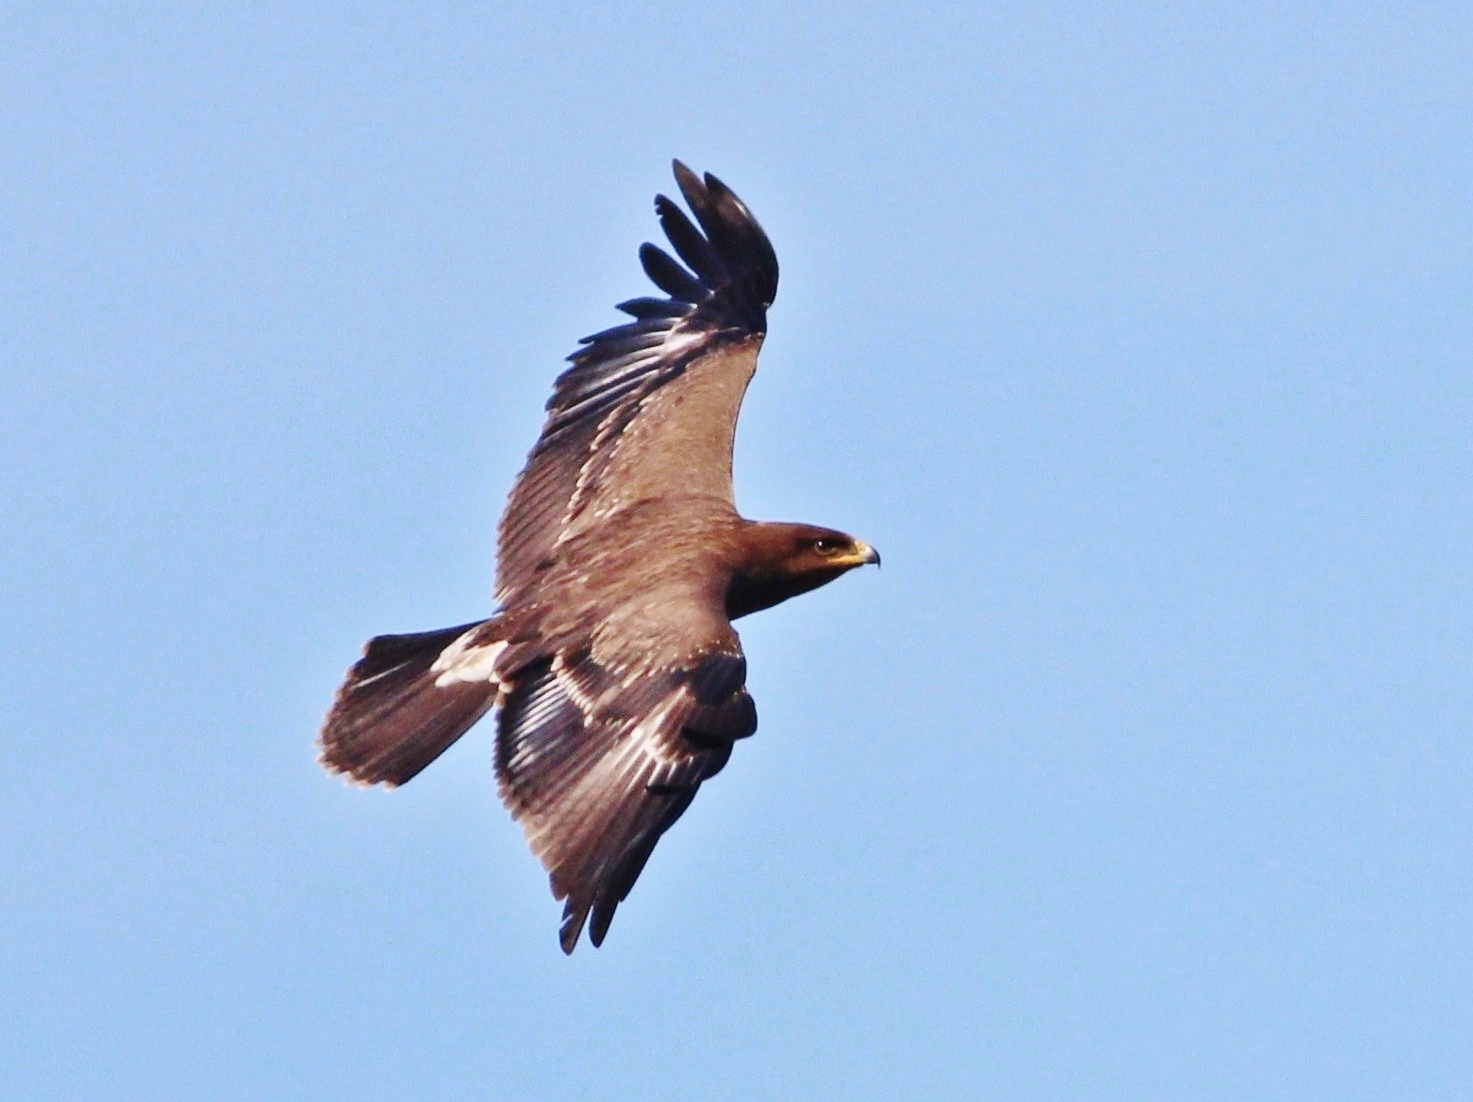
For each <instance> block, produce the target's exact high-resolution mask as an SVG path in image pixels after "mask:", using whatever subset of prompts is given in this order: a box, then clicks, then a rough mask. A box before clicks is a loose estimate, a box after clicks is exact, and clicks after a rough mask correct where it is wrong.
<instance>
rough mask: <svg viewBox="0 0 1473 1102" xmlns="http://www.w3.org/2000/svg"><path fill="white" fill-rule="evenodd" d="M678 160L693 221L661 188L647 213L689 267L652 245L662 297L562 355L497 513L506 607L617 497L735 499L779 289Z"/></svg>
mask: <svg viewBox="0 0 1473 1102" xmlns="http://www.w3.org/2000/svg"><path fill="white" fill-rule="evenodd" d="M674 168H675V178H676V181H677V182H678V183H679V185H680V191H681V194H682V195H683V196H684V197H685V201H686V202H687V203H688V204H689V206H690V208H691V211H692V213H694V214H695V217H696V223H698V225H699V228H698V227H697V225H694V224H692V223H691V221H690V219H689V218H687V217H686V216H685V214H684V213H682V212H681V210H680V208H679V207H678V206H676V205H675V203H673V202H671V201H670V200H669V199H668V198H666V197H665V196H663V195H661V196H658V197H657V198H656V200H655V210H656V212H657V213H658V215H659V218H660V224H661V226H662V227H663V228H664V230H665V234H666V236H667V237H668V238H669V239H670V243H671V244H672V245H673V246H674V248H675V252H676V254H677V255H678V256H679V257H680V259H681V260H683V261H684V262H685V265H686V266H685V267H682V266H681V264H679V263H677V262H676V261H675V260H674V259H672V258H671V257H670V256H669V254H667V253H665V252H664V251H663V250H661V249H659V248H657V247H656V246H654V245H651V244H648V243H646V244H645V245H644V246H643V247H642V248H641V249H640V253H639V255H640V259H641V261H642V262H643V264H644V269H645V271H646V272H647V273H648V274H649V277H650V279H652V280H653V281H654V282H655V284H656V285H657V286H658V287H659V288H660V289H661V290H663V291H665V292H666V293H667V294H668V295H669V296H670V297H669V298H637V299H631V300H630V301H628V302H624V303H620V305H619V309H621V310H623V311H624V312H625V313H627V314H629V315H631V316H632V317H634V319H635V320H634V321H632V322H629V323H626V324H624V325H620V326H617V327H615V328H613V329H606V330H604V331H603V332H601V333H596V334H594V335H593V336H591V337H586V338H584V340H583V342H582V343H583V345H584V347H583V348H580V349H579V350H578V351H577V352H575V353H573V355H571V356H569V357H568V359H569V360H570V361H571V362H572V365H573V366H572V367H571V368H569V369H568V370H567V371H565V372H564V373H563V374H562V375H561V376H560V377H559V378H558V380H557V383H556V385H555V387H554V389H553V394H552V397H551V398H550V399H549V400H548V403H547V410H548V417H547V421H546V423H545V424H544V425H543V429H542V435H541V437H540V439H539V440H538V441H537V444H536V446H535V447H534V448H533V449H532V453H531V455H530V456H528V459H527V465H526V467H525V468H524V469H523V471H522V473H521V475H520V476H519V477H518V479H517V482H516V485H515V486H514V487H513V489H512V493H511V498H510V500H509V501H508V502H507V507H506V512H505V513H504V514H503V515H502V521H501V529H500V541H499V548H498V551H499V554H498V561H499V566H498V575H497V587H496V588H497V593H496V596H497V599H498V600H499V601H501V602H502V603H503V604H505V603H509V602H511V601H513V600H515V599H516V596H517V594H518V593H520V592H521V591H522V590H523V589H524V588H525V587H526V586H527V585H529V584H530V583H533V582H534V581H535V579H536V575H537V572H538V568H539V564H541V563H543V562H544V561H545V560H546V558H547V556H548V554H549V553H550V552H551V551H552V549H553V548H554V547H555V546H556V545H557V544H558V543H560V542H561V541H564V540H566V539H568V538H569V537H570V536H571V535H572V534H574V533H576V532H578V531H579V530H580V529H582V528H583V527H586V526H587V525H590V524H594V523H597V522H599V521H600V520H602V519H603V518H604V517H607V516H608V515H609V514H610V513H611V512H613V511H614V510H616V509H618V508H619V507H620V506H622V505H626V504H630V503H632V502H635V501H638V500H641V499H642V498H647V497H650V496H655V495H659V494H668V493H683V494H692V495H695V494H701V495H708V496H711V497H714V498H718V499H720V500H721V501H724V502H725V503H726V505H727V506H728V507H731V502H732V493H731V448H732V437H733V433H734V432H735V427H736V418H737V412H738V410H739V409H740V406H741V401H742V395H743V394H744V392H745V391H746V386H747V382H748V380H749V379H751V377H752V372H753V370H754V369H755V367H756V361H757V350H758V347H759V346H760V344H761V339H762V336H763V334H764V333H765V332H766V328H767V307H768V306H770V305H771V304H772V301H773V298H774V297H775V296H776V294H777V275H778V272H777V257H776V255H775V254H774V253H773V250H772V244H771V243H770V242H769V241H768V239H767V235H766V234H765V233H764V232H763V231H762V227H761V226H759V225H758V224H757V220H756V219H755V218H753V217H752V215H751V212H749V211H748V210H747V208H746V206H745V205H744V204H743V203H742V201H741V200H740V199H738V198H737V197H736V196H735V195H733V194H732V192H731V190H730V189H729V188H727V187H726V185H725V184H723V183H721V181H720V180H718V179H716V178H715V177H714V176H712V175H710V174H709V173H708V174H706V176H705V178H704V179H702V178H700V177H698V176H696V174H695V173H693V172H692V171H691V170H690V169H688V168H686V167H685V165H683V164H681V163H680V162H679V161H676V162H675V165H674ZM687 268H688V269H689V270H687Z"/></svg>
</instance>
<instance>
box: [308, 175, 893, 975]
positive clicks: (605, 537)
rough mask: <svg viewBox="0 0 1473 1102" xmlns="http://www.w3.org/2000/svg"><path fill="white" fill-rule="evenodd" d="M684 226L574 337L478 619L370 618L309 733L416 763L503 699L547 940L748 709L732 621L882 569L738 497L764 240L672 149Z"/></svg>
mask: <svg viewBox="0 0 1473 1102" xmlns="http://www.w3.org/2000/svg"><path fill="white" fill-rule="evenodd" d="M674 171H675V180H676V183H677V185H678V186H679V189H680V194H681V195H682V196H683V197H684V198H685V202H686V205H687V206H688V207H689V208H690V211H691V214H692V215H694V219H695V220H694V222H692V220H691V218H690V217H688V216H687V215H686V214H685V213H684V212H683V211H682V210H681V208H680V207H679V205H677V204H676V203H674V202H672V201H671V200H670V199H669V198H667V197H666V196H664V195H659V196H657V197H656V199H655V213H656V215H657V217H658V219H659V222H660V226H661V228H662V229H663V230H664V233H665V236H666V237H667V238H669V241H670V244H671V246H672V247H673V249H674V252H675V256H676V257H679V260H676V259H675V258H674V257H672V256H671V255H670V254H669V253H667V252H666V251H664V250H663V249H661V248H659V247H657V246H655V245H652V244H649V243H646V244H644V245H643V246H641V248H640V250H639V257H640V260H641V262H642V264H643V267H644V270H645V272H646V274H647V275H648V276H649V278H650V280H651V281H652V282H653V283H654V284H655V286H656V287H658V288H659V290H660V291H662V292H664V297H661V296H648V297H642V298H635V299H631V300H629V301H628V302H624V303H621V304H619V306H618V309H620V310H622V311H623V312H624V313H625V314H627V315H629V316H630V317H632V318H633V319H634V320H633V321H629V322H625V323H624V324H621V325H618V326H615V327H614V328H611V329H606V330H604V331H603V332H600V333H595V334H594V335H593V336H591V337H585V338H583V340H582V341H581V342H580V345H581V347H579V349H578V350H577V351H576V352H574V353H573V354H572V355H571V356H569V357H568V360H569V362H570V363H571V367H569V368H568V369H567V370H565V371H564V372H563V373H562V375H560V376H559V377H558V379H557V381H556V383H555V384H554V387H553V393H552V397H551V398H550V399H549V400H548V402H547V418H546V422H545V423H544V425H543V428H542V433H541V436H540V437H539V438H538V440H537V443H536V445H535V446H534V447H533V448H532V451H531V453H530V455H529V456H528V458H527V463H526V466H525V467H524V468H523V470H522V472H521V474H520V475H519V476H518V478H517V480H516V483H515V485H514V486H513V488H512V491H511V496H510V499H509V500H508V502H507V505H506V510H505V512H504V514H503V515H502V518H501V523H500V526H499V529H498V546H497V552H498V567H497V579H496V593H495V599H496V607H498V608H499V609H500V611H498V612H496V613H494V615H492V616H491V617H490V618H489V619H485V620H478V621H475V622H473V623H468V624H460V625H458V626H456V627H450V628H443V629H441V630H439V631H426V632H417V633H414V634H409V635H380V636H378V637H376V638H374V639H371V640H369V642H368V644H367V645H366V646H365V648H364V651H363V657H362V658H361V659H360V660H359V661H358V662H357V664H356V665H354V666H353V667H352V669H350V670H349V671H348V674H347V677H346V679H345V680H344V682H343V684H342V686H341V688H339V690H338V692H337V695H336V698H335V700H334V702H333V705H332V709H331V711H330V712H329V713H328V715H327V718H326V720H325V721H324V723H323V727H322V731H321V735H320V737H319V740H318V747H319V751H320V760H321V762H322V764H323V766H325V767H326V768H327V769H328V770H329V771H331V772H334V773H341V774H346V776H347V777H348V778H349V779H351V780H352V781H354V782H357V783H359V784H363V785H384V786H386V787H394V786H397V785H401V784H404V783H405V782H406V781H408V780H410V779H411V778H412V777H414V776H415V775H416V774H418V773H419V772H420V770H422V769H424V768H425V766H427V765H429V764H430V762H432V761H434V760H435V759H436V758H437V757H439V756H440V755H441V754H442V753H444V751H445V750H446V748H447V747H449V746H450V745H451V744H452V743H453V742H455V740H456V739H458V738H459V737H460V736H461V735H463V734H464V733H465V732H466V731H467V730H468V729H469V728H470V727H471V726H472V725H473V724H474V723H475V722H476V721H477V720H479V719H480V718H481V717H482V716H484V715H486V714H487V713H488V712H490V711H492V710H493V709H494V710H496V713H497V718H496V750H495V756H496V777H497V783H498V790H499V793H500V796H501V799H502V801H503V802H504V803H505V804H506V806H507V808H508V809H509V810H510V812H511V814H512V817H513V818H514V819H515V820H516V821H517V823H519V824H520V826H521V828H522V830H523V832H524V833H525V836H526V840H527V843H528V845H529V846H530V848H531V850H532V852H533V853H534V854H535V855H536V856H537V859H538V860H539V861H541V863H542V865H543V867H544V868H545V869H546V870H547V872H548V875H549V879H550V881H551V885H552V892H553V896H554V897H555V898H556V899H558V900H561V901H563V903H564V909H563V918H562V925H561V929H560V931H559V942H560V944H561V946H562V949H563V951H564V952H565V953H571V952H572V951H573V948H574V946H575V945H577V943H578V938H579V935H580V934H581V932H582V931H583V929H584V927H585V925H588V928H589V936H590V939H591V940H592V942H593V944H594V945H600V944H602V942H603V939H604V936H605V934H606V933H607V932H608V929H609V923H610V922H611V921H612V919H613V917H614V912H615V911H616V910H617V909H618V907H619V904H620V903H622V902H623V901H624V899H625V898H626V897H627V896H628V895H629V891H630V889H631V888H632V887H633V886H634V882H635V881H636V880H637V879H638V877H639V874H640V872H641V871H642V870H643V869H644V866H645V862H646V861H648V860H649V857H650V853H651V852H652V851H653V849H654V847H655V843H656V842H657V841H659V839H660V836H661V835H662V834H664V833H665V831H667V830H668V829H670V827H671V825H672V824H673V823H674V822H675V821H676V820H677V819H678V818H680V816H681V814H682V813H683V812H684V811H685V809H686V808H687V807H689V806H690V802H691V800H693V799H694V798H695V795H696V792H697V790H698V789H699V788H700V787H701V784H702V783H703V782H704V781H707V780H709V779H710V778H711V777H714V776H715V775H716V774H717V773H718V772H720V771H721V768H722V767H723V766H724V765H725V764H726V762H727V759H728V758H729V757H730V756H731V751H732V746H733V744H734V743H735V742H736V740H738V739H742V738H746V737H747V736H748V735H751V734H752V733H753V732H754V731H755V730H756V729H757V710H756V708H755V706H754V705H753V703H752V698H751V696H749V695H748V693H747V688H746V680H747V663H746V659H745V657H744V656H743V654H742V647H741V642H740V640H739V639H738V637H737V633H736V631H735V630H733V628H732V621H733V620H736V619H738V618H739V617H742V616H746V615H747V614H748V613H752V612H758V611H760V610H762V609H765V608H770V607H772V606H773V605H775V604H777V603H779V602H780V601H785V600H787V599H788V598H789V597H793V596H796V595H797V594H799V593H805V592H807V591H808V590H811V589H815V588H817V587H818V586H821V585H825V584H827V583H828V582H831V581H833V580H834V579H835V578H837V577H839V576H840V575H841V574H844V573H846V572H847V571H849V570H853V569H854V568H856V567H859V566H863V565H865V564H869V563H873V564H876V565H878V564H879V561H880V556H879V554H878V553H877V552H876V551H875V550H874V548H872V547H870V546H869V545H868V544H867V543H864V542H862V541H860V540H857V539H855V538H854V537H852V536H849V535H846V534H845V533H843V532H839V531H835V530H833V529H830V528H821V527H816V526H814V525H809V524H778V523H758V522H755V521H750V520H746V519H744V518H743V517H741V516H740V515H738V513H737V511H736V507H735V504H734V501H733V496H732V475H731V460H732V443H733V438H734V435H735V431H736V423H737V414H738V412H739V410H740V407H741V403H742V398H743V396H744V394H745V393H746V390H747V384H748V382H749V381H750V380H751V378H752V375H753V372H754V371H755V370H756V366H757V353H758V350H759V349H760V348H761V346H762V340H763V337H764V335H765V334H766V332H767V308H768V307H769V306H770V305H772V301H773V299H774V297H775V296H776V294H777V257H776V254H775V253H774V252H773V249H772V244H771V243H770V242H769V241H768V238H767V235H766V234H765V233H764V232H763V230H762V227H761V226H759V225H758V224H757V220H756V219H755V218H753V217H752V214H751V212H750V211H748V210H747V207H746V206H745V204H743V203H742V201H741V200H740V199H738V198H737V197H736V195H735V194H733V193H732V191H731V190H730V189H729V188H728V187H726V185H725V184H723V183H722V182H721V181H720V180H718V179H717V178H716V177H714V176H712V175H710V174H709V173H707V174H706V175H705V176H704V177H702V176H697V175H696V174H695V173H694V172H692V171H691V170H690V169H688V168H687V167H686V166H685V165H683V164H681V163H680V162H679V161H676V162H674Z"/></svg>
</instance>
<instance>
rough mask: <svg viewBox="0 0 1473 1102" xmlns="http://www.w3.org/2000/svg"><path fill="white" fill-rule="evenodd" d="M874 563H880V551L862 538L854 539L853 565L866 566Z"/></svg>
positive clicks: (877, 564)
mask: <svg viewBox="0 0 1473 1102" xmlns="http://www.w3.org/2000/svg"><path fill="white" fill-rule="evenodd" d="M870 563H874V564H875V565H876V566H879V565H880V553H879V552H878V551H876V550H875V549H874V548H873V547H871V546H870V545H869V544H867V543H865V542H864V541H863V540H855V541H854V565H855V566H868V565H869V564H870Z"/></svg>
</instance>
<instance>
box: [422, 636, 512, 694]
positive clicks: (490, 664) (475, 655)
mask: <svg viewBox="0 0 1473 1102" xmlns="http://www.w3.org/2000/svg"><path fill="white" fill-rule="evenodd" d="M475 634H476V633H475V631H474V630H471V631H468V632H466V633H465V634H464V635H462V636H461V637H460V638H459V639H457V640H456V641H455V642H453V643H451V644H450V645H449V646H448V647H446V648H445V649H444V651H442V652H441V654H440V657H439V658H436V659H435V664H434V665H433V666H431V667H430V672H431V673H433V674H439V676H438V677H436V678H435V687H436V688H439V689H443V688H445V687H446V686H447V685H456V684H460V683H462V682H467V681H498V682H499V679H498V678H497V676H496V660H497V659H498V658H500V657H501V652H502V651H504V650H506V643H505V642H497V643H483V644H480V645H479V646H477V645H475V644H473V643H472V642H471V640H472V639H474V638H475Z"/></svg>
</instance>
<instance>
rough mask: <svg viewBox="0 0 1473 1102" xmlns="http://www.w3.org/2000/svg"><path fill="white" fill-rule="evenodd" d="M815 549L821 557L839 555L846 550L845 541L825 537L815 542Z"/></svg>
mask: <svg viewBox="0 0 1473 1102" xmlns="http://www.w3.org/2000/svg"><path fill="white" fill-rule="evenodd" d="M813 549H814V550H815V551H817V552H818V553H819V554H820V555H837V554H838V553H839V552H840V551H842V550H844V541H843V540H836V539H833V538H832V537H830V536H823V537H821V538H819V539H816V540H814V541H813Z"/></svg>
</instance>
